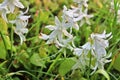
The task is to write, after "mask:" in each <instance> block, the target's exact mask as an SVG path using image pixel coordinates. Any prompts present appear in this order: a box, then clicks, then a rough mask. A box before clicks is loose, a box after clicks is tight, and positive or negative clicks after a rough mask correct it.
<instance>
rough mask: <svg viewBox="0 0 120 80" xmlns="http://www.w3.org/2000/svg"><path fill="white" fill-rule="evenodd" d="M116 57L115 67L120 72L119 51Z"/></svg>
mask: <svg viewBox="0 0 120 80" xmlns="http://www.w3.org/2000/svg"><path fill="white" fill-rule="evenodd" d="M114 58H115V61H114V64H113V67H114V68H115V69H116V70H118V71H119V72H120V54H119V53H118V54H116V55H115V57H114Z"/></svg>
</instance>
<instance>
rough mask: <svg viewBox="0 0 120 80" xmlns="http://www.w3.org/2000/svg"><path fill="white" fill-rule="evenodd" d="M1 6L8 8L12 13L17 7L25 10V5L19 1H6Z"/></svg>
mask: <svg viewBox="0 0 120 80" xmlns="http://www.w3.org/2000/svg"><path fill="white" fill-rule="evenodd" d="M1 6H2V7H5V6H6V7H8V9H9V10H10V12H11V13H13V11H14V9H15V6H16V7H18V8H24V6H23V4H22V3H21V2H20V1H19V0H4V2H3V3H2V4H1Z"/></svg>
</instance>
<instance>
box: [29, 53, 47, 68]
mask: <svg viewBox="0 0 120 80" xmlns="http://www.w3.org/2000/svg"><path fill="white" fill-rule="evenodd" d="M30 62H31V63H32V64H33V65H35V66H41V67H46V66H45V61H43V60H42V59H41V58H40V56H39V54H37V53H34V54H33V55H32V57H31V58H30Z"/></svg>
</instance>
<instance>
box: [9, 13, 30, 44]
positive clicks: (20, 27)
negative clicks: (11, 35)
mask: <svg viewBox="0 0 120 80" xmlns="http://www.w3.org/2000/svg"><path fill="white" fill-rule="evenodd" d="M24 14H25V13H23V12H20V14H19V15H18V17H17V18H16V20H13V21H10V23H13V24H15V25H16V27H15V33H16V34H17V35H19V37H20V39H21V42H20V43H21V44H22V43H23V41H25V40H26V38H25V36H24V33H27V32H28V29H27V28H26V26H27V24H28V18H30V16H25V15H24Z"/></svg>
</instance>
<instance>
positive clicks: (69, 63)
mask: <svg viewBox="0 0 120 80" xmlns="http://www.w3.org/2000/svg"><path fill="white" fill-rule="evenodd" d="M74 64H75V61H74V60H72V59H71V58H67V59H65V60H64V61H63V62H62V63H61V64H60V67H59V74H60V75H61V76H64V75H65V74H67V73H68V72H69V71H70V70H71V68H72V67H73V65H74Z"/></svg>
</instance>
